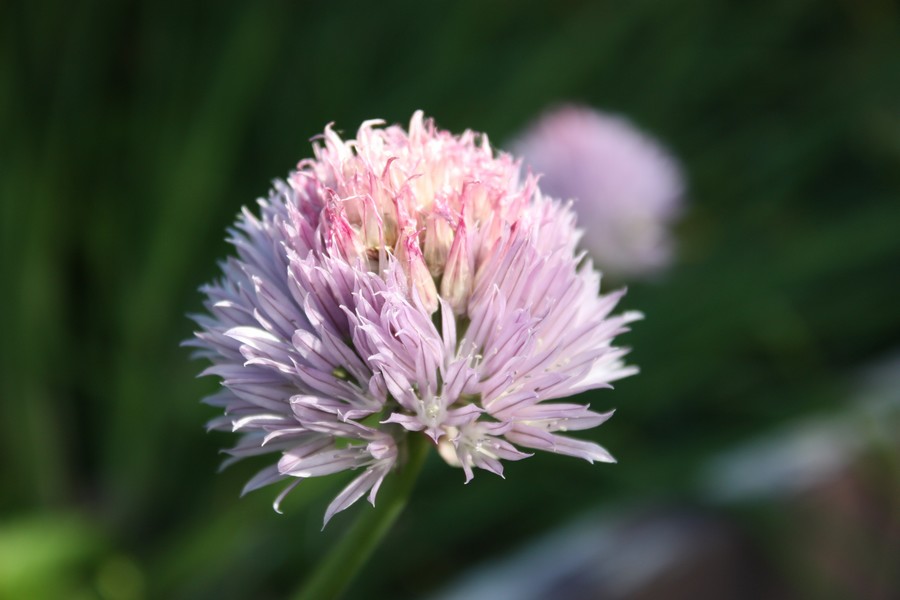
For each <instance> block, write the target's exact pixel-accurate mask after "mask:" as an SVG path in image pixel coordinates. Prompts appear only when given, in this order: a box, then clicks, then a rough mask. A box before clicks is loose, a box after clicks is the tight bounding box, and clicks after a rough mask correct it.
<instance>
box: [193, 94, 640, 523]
mask: <svg viewBox="0 0 900 600" xmlns="http://www.w3.org/2000/svg"><path fill="white" fill-rule="evenodd" d="M379 125H380V123H379V122H376V121H369V122H366V123H363V125H362V126H361V127H360V129H359V131H358V132H357V135H356V139H352V140H343V139H342V138H341V137H339V136H338V134H337V133H336V132H335V131H334V130H333V129H332V128H331V127H327V128H326V129H325V133H324V134H323V135H322V136H321V137H320V138H319V139H318V140H317V141H316V142H315V144H314V146H313V151H314V158H312V159H307V160H303V161H301V162H300V163H299V165H298V167H297V170H296V171H294V172H293V173H291V174H290V176H289V177H288V180H287V183H284V182H276V183H275V189H274V190H273V191H272V192H271V194H270V196H269V198H268V199H267V200H260V201H259V205H260V212H261V214H260V216H259V217H256V216H255V215H253V214H252V213H251V212H250V211H248V210H246V209H245V210H244V211H243V212H242V214H241V215H240V217H239V219H238V223H237V228H236V229H235V230H233V231H232V232H231V233H232V235H231V238H230V241H231V242H232V244H233V245H234V247H235V250H236V256H234V257H231V258H229V259H227V260H226V261H225V262H224V263H222V271H223V277H222V278H221V279H220V280H219V281H218V282H216V283H213V284H211V285H208V286H206V287H204V288H202V291H203V292H204V293H205V294H206V296H207V300H206V303H205V306H206V309H207V312H208V314H205V315H199V316H196V317H195V320H196V321H197V323H198V324H199V325H200V331H198V332H197V334H196V338H195V339H193V340H190V341H189V342H188V343H189V344H190V345H193V346H196V347H197V348H198V349H199V351H198V353H199V354H200V355H201V356H203V357H205V358H207V359H209V360H210V361H211V363H212V366H211V367H209V368H208V369H207V370H206V371H204V374H210V375H216V376H218V377H220V378H221V379H222V383H223V388H222V390H220V391H219V392H218V393H217V394H215V395H213V396H212V397H210V398H207V400H206V401H207V403H209V404H212V405H213V406H216V407H219V408H222V409H224V411H225V415H224V416H221V417H218V418H216V419H214V420H213V421H212V422H211V423H210V427H211V428H213V429H225V430H234V431H239V432H241V433H242V438H241V440H240V442H239V443H238V444H237V445H236V446H235V447H234V448H232V449H230V450H229V451H228V452H229V453H230V454H231V455H232V459H231V460H237V459H240V458H243V457H246V456H254V455H260V454H266V453H276V454H280V455H281V458H280V460H278V462H277V464H274V465H271V466H269V467H267V468H265V469H263V471H261V472H260V473H259V474H258V475H257V476H256V477H254V478H253V479H252V480H251V481H250V482H249V483H248V484H247V486H246V488H245V491H250V490H253V489H256V488H258V487H261V486H264V485H267V484H269V483H274V482H276V481H290V482H291V483H290V485H289V486H288V487H287V488H286V489H285V491H284V492H283V493H282V494H281V495H279V497H278V499H277V500H276V503H275V504H276V510H277V506H278V503H279V502H280V501H281V499H282V498H283V497H284V494H286V493H287V492H288V491H289V490H290V489H292V488H293V487H294V486H295V485H297V484H298V483H300V482H301V481H303V480H304V479H306V478H309V477H318V476H322V475H328V474H331V473H336V472H338V471H343V470H354V469H355V470H360V471H361V474H360V475H359V476H358V477H356V478H355V479H354V480H353V481H352V482H351V483H350V484H349V485H348V486H347V488H346V489H344V490H343V491H342V492H341V493H340V494H339V495H338V496H337V498H335V499H334V501H333V502H332V503H331V505H330V506H329V507H328V510H327V512H326V515H325V521H326V523H327V521H328V519H330V518H331V516H332V515H333V514H335V513H336V512H339V511H341V510H343V509H345V508H346V507H348V506H349V505H351V504H353V503H354V502H356V501H357V500H358V499H359V498H361V497H362V496H364V495H366V494H368V498H369V501H370V502H373V503H374V499H375V495H376V494H377V490H378V487H379V485H380V484H381V482H382V480H383V479H384V477H385V476H386V475H387V474H388V473H389V472H390V471H391V469H392V468H393V467H394V466H395V465H396V464H397V461H398V460H400V458H399V457H401V456H402V455H403V453H402V452H401V451H400V450H401V449H402V447H403V446H404V445H405V444H406V441H407V439H408V436H411V435H425V436H428V437H429V438H430V439H431V440H432V441H433V442H434V443H435V444H437V445H438V446H439V448H440V450H441V455H442V456H444V457H445V458H446V459H447V460H448V462H450V463H451V464H455V465H459V466H461V467H462V468H463V469H464V471H465V474H466V480H467V481H468V480H469V479H471V478H472V475H473V468H475V467H477V468H481V469H485V470H488V471H491V472H494V473H497V474H500V475H502V473H503V466H502V463H501V460H519V459H521V458H525V457H527V456H529V454H527V453H526V452H525V451H524V450H523V449H528V450H531V449H537V450H546V451H550V452H557V453H560V454H567V455H571V456H577V457H580V458H583V459H586V460H588V461H595V460H598V461H604V462H611V461H613V458H612V457H611V456H610V455H609V453H608V452H607V451H606V450H604V449H603V448H602V447H600V446H598V445H597V444H595V443H593V442H587V441H583V440H577V439H574V438H570V437H568V436H566V435H562V434H563V433H565V432H567V431H575V430H579V429H586V428H590V427H595V426H597V425H599V424H600V423H602V422H603V421H605V420H606V419H607V418H609V416H610V415H611V414H612V413H611V412H607V413H596V412H593V411H591V410H589V409H588V407H586V406H582V405H578V404H571V403H557V402H549V401H550V400H555V399H559V398H565V397H568V396H571V395H574V394H578V393H580V392H582V391H585V390H589V389H594V388H601V387H610V382H612V381H615V380H617V379H620V378H622V377H626V376H628V375H631V374H633V373H635V372H636V371H637V370H636V369H635V368H634V367H628V366H625V364H624V362H623V356H624V354H625V352H626V351H625V350H623V349H619V348H615V347H613V346H612V340H613V338H614V337H615V336H616V335H618V334H619V333H622V332H623V331H626V330H627V329H626V326H627V324H628V323H629V322H631V321H634V320H635V319H638V318H640V315H639V314H638V313H634V312H629V313H625V314H622V315H617V316H612V315H611V313H612V310H613V308H614V307H615V305H616V303H617V301H618V300H619V298H620V297H621V295H622V292H615V293H612V294H608V295H603V296H601V295H599V285H600V276H599V274H598V273H597V272H596V271H594V270H593V268H592V266H591V264H590V262H588V261H585V260H583V259H582V257H581V256H580V255H579V254H577V253H576V244H577V239H578V235H577V232H576V229H575V219H574V215H573V213H572V212H571V210H570V207H569V205H568V204H564V203H561V202H559V201H557V200H554V199H551V198H547V197H545V196H543V195H542V194H541V192H540V190H539V189H538V187H537V183H536V180H535V178H533V177H531V176H529V177H526V178H525V179H524V180H522V179H521V178H520V176H519V164H518V163H517V162H516V161H515V160H513V159H512V158H511V157H510V156H509V155H507V154H503V153H500V154H495V153H494V151H493V150H492V149H491V147H490V145H489V143H488V141H487V138H486V136H481V135H478V134H475V133H473V132H470V131H466V132H464V133H463V134H462V135H460V136H454V135H451V134H450V133H448V132H445V131H441V130H439V129H436V128H435V126H434V124H433V123H432V122H431V121H430V120H425V119H423V116H422V113H420V112H419V113H416V114H415V115H414V116H413V118H412V121H411V122H410V126H409V131H408V132H407V131H405V130H404V129H403V128H401V127H399V126H391V127H386V128H382V127H380V126H379Z"/></svg>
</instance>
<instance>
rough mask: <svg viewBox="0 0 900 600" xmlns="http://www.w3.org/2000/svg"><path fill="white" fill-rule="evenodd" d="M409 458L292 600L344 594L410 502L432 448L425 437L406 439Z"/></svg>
mask: <svg viewBox="0 0 900 600" xmlns="http://www.w3.org/2000/svg"><path fill="white" fill-rule="evenodd" d="M408 439H409V445H408V446H407V450H408V455H407V459H406V464H404V465H403V466H402V467H401V468H400V469H399V470H398V471H397V472H396V473H395V474H393V475H388V477H387V478H386V479H385V482H384V486H383V487H382V489H381V490H380V492H379V494H378V500H377V501H376V502H375V507H374V508H373V509H370V510H366V509H364V510H362V511H361V512H360V513H359V516H358V517H357V519H356V522H355V523H354V524H353V525H352V526H351V527H350V529H349V530H348V531H347V533H345V534H344V536H343V537H342V538H341V540H340V541H339V542H338V543H337V544H336V545H335V546H334V547H333V548H331V550H330V551H329V552H328V554H327V555H326V556H325V557H324V558H323V559H322V561H321V562H320V563H319V564H318V566H317V567H316V570H315V571H313V573H312V575H311V576H310V578H309V579H308V580H307V581H306V583H305V585H304V586H303V587H302V588H300V590H299V591H298V593H297V594H296V595H295V596H294V598H295V600H329V599H333V598H338V597H340V595H341V594H342V593H343V592H344V591H346V589H347V588H348V587H349V586H350V583H351V582H352V581H353V578H354V577H355V576H356V574H357V573H358V572H359V570H360V568H362V566H363V565H364V564H365V563H366V560H367V559H368V558H369V556H370V555H371V554H372V551H374V550H375V548H376V547H377V546H378V544H379V543H380V542H381V539H382V538H383V537H384V536H385V534H386V533H387V532H388V531H390V530H391V526H392V525H393V524H394V521H396V520H397V517H399V516H400V513H401V512H403V508H404V507H405V506H406V502H407V500H408V499H409V495H410V492H411V491H412V488H413V485H414V484H415V482H416V478H417V477H418V475H419V471H421V470H422V465H423V464H425V457H426V456H428V449H429V447H430V446H431V444H430V442H429V440H428V438H426V437H425V436H424V435H411V436H409V437H408Z"/></svg>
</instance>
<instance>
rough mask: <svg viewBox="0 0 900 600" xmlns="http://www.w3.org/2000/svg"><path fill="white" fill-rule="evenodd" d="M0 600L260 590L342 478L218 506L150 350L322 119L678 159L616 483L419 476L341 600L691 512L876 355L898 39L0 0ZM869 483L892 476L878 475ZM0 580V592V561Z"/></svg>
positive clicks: (310, 532)
mask: <svg viewBox="0 0 900 600" xmlns="http://www.w3.org/2000/svg"><path fill="white" fill-rule="evenodd" d="M0 90H2V94H0V118H2V122H0V194H2V203H0V253H2V254H0V256H2V258H0V282H2V283H0V285H2V288H0V303H2V306H3V312H2V313H0V314H3V315H4V317H3V319H2V334H0V340H2V343H0V352H2V355H0V369H2V373H0V394H2V396H0V402H2V404H0V469H2V471H0V475H2V480H0V513H2V518H0V596H3V594H12V595H13V597H31V598H35V597H37V598H40V597H77V598H95V597H101V598H111V599H123V600H125V599H128V598H139V597H152V598H171V599H178V598H249V597H253V598H277V597H280V596H282V595H283V594H285V593H286V592H287V591H288V590H291V589H293V588H294V587H295V586H296V584H297V583H298V582H299V581H300V580H301V579H302V578H303V576H304V574H305V573H306V572H307V570H308V568H309V565H310V564H311V561H312V560H313V558H314V557H315V556H316V555H317V554H319V553H321V552H322V550H323V548H326V547H327V546H328V545H329V544H331V543H332V542H333V541H334V540H335V539H336V538H337V537H338V536H340V534H341V531H342V529H343V528H345V527H346V526H347V525H348V524H349V523H350V522H351V521H352V520H353V516H354V513H356V512H358V511H360V510H367V508H366V507H364V506H359V507H355V508H354V509H353V510H350V511H348V512H347V513H345V514H343V515H341V516H339V517H338V518H336V519H335V520H334V521H333V523H332V524H331V525H330V526H329V527H328V529H327V530H326V531H325V532H324V533H320V532H319V527H320V523H321V515H322V513H323V511H324V508H325V506H326V505H327V502H328V499H329V497H330V496H331V495H332V494H333V493H334V492H335V491H336V490H337V489H339V486H340V485H341V484H342V481H343V480H341V479H340V478H335V479H329V480H325V481H321V482H319V481H315V482H308V483H304V485H302V486H300V488H298V491H297V492H295V494H294V495H293V496H291V497H289V499H288V500H287V502H286V504H285V510H286V515H284V516H279V515H276V514H274V513H273V512H272V511H271V509H270V507H269V504H270V502H271V500H272V499H273V497H274V495H275V494H276V493H277V489H275V488H272V489H269V490H264V491H259V492H255V493H253V494H251V495H250V496H248V497H247V498H245V499H243V500H238V498H237V496H238V492H239V491H240V489H241V487H242V485H243V482H244V480H245V479H246V478H247V477H248V476H249V475H250V474H252V473H253V472H254V471H255V469H256V468H259V466H260V465H262V464H264V462H258V463H255V464H249V463H248V464H240V465H238V466H235V467H233V468H231V469H229V470H228V471H226V472H225V473H223V474H221V475H217V474H216V473H215V470H216V465H217V463H218V462H219V460H220V457H219V456H218V455H217V449H218V448H220V447H223V446H226V445H228V444H229V443H230V442H231V437H230V436H228V435H224V434H205V433H204V432H203V423H204V422H205V421H206V420H207V419H208V418H211V417H212V416H214V411H213V410H212V409H210V408H209V407H206V406H203V405H201V404H199V399H200V398H201V397H202V396H204V395H205V394H207V393H209V392H210V391H211V390H214V389H215V387H216V382H215V381H213V380H211V379H209V380H197V379H195V378H194V376H195V374H196V373H197V372H198V371H199V370H200V368H201V366H202V365H200V364H199V363H195V362H190V361H189V352H188V351H187V350H185V349H182V348H179V346H178V344H179V342H180V341H181V340H183V339H184V338H186V337H187V336H189V335H190V334H191V330H192V324H191V323H190V322H189V321H188V319H187V318H186V317H185V315H186V314H187V313H189V312H193V311H197V310H199V309H200V305H201V296H200V294H199V293H198V292H197V291H196V289H197V287H198V286H199V285H200V284H201V283H203V282H205V281H207V280H209V279H211V278H212V277H213V276H215V275H216V273H217V268H216V260H217V259H218V258H221V257H223V256H224V255H225V254H226V253H227V252H228V251H229V250H228V247H227V245H226V244H225V242H224V241H223V238H224V230H225V228H226V227H227V226H228V225H229V224H230V223H231V222H232V220H233V218H234V215H235V214H236V212H237V210H238V209H239V207H240V206H241V205H245V204H252V203H253V201H254V199H255V198H256V197H259V196H262V195H265V193H266V190H267V188H268V185H269V182H270V181H271V179H272V178H274V177H282V176H284V175H286V173H287V172H288V170H289V169H291V168H292V167H293V165H295V164H296V162H297V160H299V159H301V158H303V157H305V156H307V155H309V152H310V150H309V142H308V139H309V138H310V137H311V136H312V135H314V134H316V133H317V132H319V131H321V130H322V128H323V126H324V125H325V124H326V123H327V122H329V121H335V122H336V124H337V128H338V129H340V130H343V131H344V132H345V133H348V134H350V133H352V132H353V131H355V129H356V127H357V126H358V124H359V123H360V122H361V121H362V120H364V119H368V118H375V117H380V118H384V119H386V120H388V121H389V122H403V123H405V122H406V121H407V120H408V119H409V116H410V115H411V114H412V112H413V111H414V110H415V109H417V108H422V109H424V110H425V111H426V113H427V114H429V115H432V116H434V117H435V118H436V120H437V122H438V124H439V125H440V126H442V127H444V128H447V129H451V130H454V131H461V130H462V129H465V128H472V129H476V130H480V131H485V132H487V133H488V134H489V135H490V137H491V139H492V140H494V141H495V142H497V143H502V141H504V140H508V139H509V138H510V137H511V136H512V135H513V134H514V133H515V132H516V131H517V130H519V129H520V128H521V127H523V126H524V125H525V124H526V123H527V122H528V121H529V119H531V118H533V117H534V116H536V115H537V114H538V113H539V111H541V110H542V109H543V108H545V107H546V106H547V105H549V104H552V103H554V102H558V101H561V100H574V101H580V102H585V103H589V104H591V105H594V106H597V107H602V108H605V109H607V110H611V111H614V112H619V113H622V114H625V115H627V116H629V117H630V118H632V119H633V120H635V121H636V122H637V123H639V124H640V125H641V126H642V127H643V128H645V129H647V130H648V131H651V132H653V133H654V134H656V135H657V136H658V137H660V138H661V139H662V140H663V141H664V142H665V143H666V144H667V145H668V146H669V147H670V148H671V149H672V151H673V152H674V153H675V154H676V155H677V156H678V157H679V158H680V160H681V161H682V162H683V164H684V166H685V170H686V173H687V179H688V182H689V211H688V212H687V215H686V218H685V219H683V221H682V222H681V223H680V226H679V231H678V235H679V238H680V256H679V259H678V262H677V264H676V266H675V267H674V268H673V269H672V270H671V271H670V272H669V273H668V274H667V276H666V277H664V278H663V280H662V281H659V282H655V283H644V284H642V283H632V284H631V286H630V291H629V294H628V296H627V297H626V300H625V302H624V306H625V307H627V308H636V309H640V310H642V311H644V312H645V313H646V315H647V318H646V320H645V321H643V322H640V323H638V324H636V326H635V328H634V329H635V330H634V332H633V333H631V334H628V335H627V336H626V337H625V338H624V342H625V343H627V344H628V345H630V346H633V347H634V352H633V354H632V360H633V362H635V363H637V364H639V365H640V366H641V367H642V370H643V372H642V374H641V375H640V376H639V377H636V378H632V379H628V380H625V381H623V382H621V383H620V384H619V385H618V386H617V388H618V389H617V390H616V391H614V392H610V391H604V392H601V393H598V394H597V395H596V397H591V398H590V400H591V401H592V402H593V404H594V406H595V407H596V408H607V407H617V408H618V412H617V414H616V417H615V418H614V419H613V420H612V421H610V422H609V423H607V424H606V425H604V426H603V427H601V428H599V429H597V430H595V431H590V432H586V433H587V435H588V436H589V437H590V438H591V439H595V440H597V441H600V442H601V443H603V444H604V445H606V447H608V448H609V449H610V450H611V451H612V452H613V454H614V455H615V456H616V457H617V458H618V459H619V464H618V465H615V466H606V465H594V466H591V465H588V464H587V463H584V462H582V461H577V460H575V459H567V458H561V457H556V456H538V457H535V458H532V459H529V460H527V461H524V462H520V463H515V464H511V465H509V467H508V469H507V480H506V481H503V480H500V479H499V478H496V477H493V476H492V475H490V474H487V473H480V474H478V475H477V477H476V479H475V481H473V482H472V483H471V484H469V485H468V486H463V485H462V482H463V475H462V473H461V472H459V471H457V470H453V469H450V468H448V467H446V466H445V465H443V464H442V463H441V462H440V460H439V459H438V458H437V457H436V456H432V457H431V460H430V462H429V463H428V467H427V469H426V473H425V475H424V477H423V479H422V481H421V482H420V485H419V487H418V488H417V490H416V493H415V495H414V497H413V500H412V504H411V508H410V510H409V511H408V512H407V513H406V514H405V515H404V516H403V518H402V519H401V522H400V523H399V525H398V527H397V528H396V530H395V531H394V532H393V533H392V534H391V536H390V537H389V538H388V540H387V542H386V544H385V545H384V546H383V547H382V548H381V549H380V550H379V551H378V553H377V556H376V558H375V560H374V561H373V563H372V564H371V565H370V567H369V568H368V569H367V570H366V571H365V572H364V574H363V577H364V580H365V585H364V586H362V585H361V586H357V587H356V588H354V590H353V594H351V595H352V596H353V597H358V598H370V597H379V595H380V596H382V597H390V598H404V597H409V596H411V595H413V594H416V593H419V592H421V591H422V590H428V589H433V588H435V587H436V586H439V585H441V584H445V583H446V582H447V581H448V580H450V579H451V578H452V577H453V576H454V575H456V574H457V573H459V572H460V570H461V569H463V568H464V567H466V566H469V565H472V564H474V563H477V562H478V561H480V560H482V559H485V558H493V557H498V556H502V555H504V554H506V553H508V552H510V551H511V550H513V549H515V548H516V547H517V545H518V544H520V543H521V542H523V541H524V540H527V539H528V538H529V537H531V536H532V535H534V534H536V533H538V532H541V531H545V530H547V529H548V528H550V527H551V526H553V525H555V524H558V523H561V522H564V521H566V520H568V519H570V518H571V517H573V516H575V515H577V514H579V513H580V512H581V511H584V510H587V509H589V508H592V507H598V506H601V505H604V504H609V503H618V504H620V505H621V504H625V505H651V504H657V503H666V502H673V501H674V502H679V503H691V502H693V498H694V496H693V491H692V489H693V488H692V485H691V482H692V476H693V474H694V473H695V472H696V470H697V468H698V467H699V466H700V465H702V464H704V461H706V460H707V459H708V458H709V457H710V456H712V455H713V454H714V453H716V452H717V451H719V450H721V449H723V448H727V447H729V446H731V445H733V444H735V443H737V442H739V441H741V440H744V439H747V438H749V437H751V436H753V435H755V434H758V433H761V432H764V431H766V430H768V429H769V428H770V427H772V426H773V425H775V424H777V423H780V422H783V421H785V420H788V419H792V418H794V417H799V416H801V415H803V414H806V413H819V412H827V411H829V410H833V409H837V408H839V407H840V406H841V404H842V403H843V402H845V401H846V400H847V399H848V397H849V395H850V394H851V392H852V382H853V376H854V375H855V374H856V373H857V371H858V369H859V368H861V367H863V366H864V365H866V364H868V363H870V362H872V361H875V360H878V359H879V358H880V357H881V356H883V355H887V354H888V353H890V352H891V351H895V350H896V349H897V348H898V346H900V343H898V342H900V336H898V332H900V310H898V306H900V289H898V275H900V202H898V191H900V16H898V7H897V5H896V4H895V3H892V2H888V1H878V0H859V1H855V2H849V1H848V2H813V1H790V0H789V1H783V0H762V1H759V2H743V3H738V2H735V3H731V4H729V3H725V2H714V1H711V0H691V1H687V2H671V3H669V2H650V1H647V0H636V1H631V2H586V1H576V0H570V1H558V2H546V3H534V2H515V1H511V0H510V1H505V2H486V1H475V0H473V1H464V2H383V3H382V2H370V3H359V4H353V3H341V2H309V3H302V2H297V3H287V2H259V3H246V4H240V3H237V2H217V3H190V2H184V1H180V2H174V1H164V0H160V1H158V2H146V3H143V4H131V3H124V2H123V3H116V2H91V1H85V2H70V3H60V4H59V5H52V4H48V3H44V2H22V3H17V2H13V3H9V2H6V3H2V5H0ZM894 476H896V472H895V473H894ZM4 564H5V565H6V567H4V566H3V565H4Z"/></svg>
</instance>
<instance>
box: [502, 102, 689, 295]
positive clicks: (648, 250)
mask: <svg viewBox="0 0 900 600" xmlns="http://www.w3.org/2000/svg"><path fill="white" fill-rule="evenodd" d="M513 149H514V151H515V152H516V153H517V154H520V155H522V156H523V157H524V161H525V165H527V166H528V167H529V168H530V169H531V170H532V171H534V172H535V173H536V174H540V175H541V180H540V186H541V190H542V191H543V192H544V193H546V194H548V195H550V196H554V197H558V198H562V199H574V201H575V203H574V208H575V212H576V213H578V224H579V227H580V228H581V229H583V230H585V231H586V235H585V236H584V238H583V241H582V243H583V245H584V246H585V247H586V248H587V250H588V251H589V252H590V253H591V255H592V256H593V258H594V260H595V262H596V263H597V265H598V266H599V268H600V269H601V270H602V271H604V272H605V273H607V274H613V275H615V276H617V277H621V278H626V279H627V278H638V277H641V276H647V275H650V274H652V273H654V272H658V271H660V270H662V269H664V268H665V267H667V266H668V265H669V264H671V262H672V260H673V255H674V250H673V246H674V244H673V241H672V236H671V227H672V224H673V221H674V220H675V218H676V217H677V216H678V215H679V213H680V212H681V199H682V193H683V190H684V183H683V180H682V174H681V171H680V169H679V167H678V165H677V164H676V162H675V160H674V159H673V158H672V157H671V155H670V154H669V153H668V152H667V151H666V150H665V149H664V148H663V147H662V146H661V145H660V144H659V143H658V142H657V141H656V140H654V139H652V138H651V137H650V136H648V135H646V134H644V133H642V132H641V131H639V130H638V129H637V128H635V126H634V125H632V124H631V123H630V122H629V121H628V120H627V119H625V118H622V117H618V116H614V115H608V114H604V113H601V112H598V111H594V110H592V109H589V108H586V107H580V106H563V107H559V108H556V109H553V110H550V111H548V112H546V113H545V114H544V115H543V116H541V117H540V118H539V119H538V120H537V121H536V122H535V123H533V124H532V125H531V126H530V127H529V128H528V129H527V130H526V131H525V132H524V133H523V134H522V135H521V136H520V137H519V138H518V139H517V140H516V141H515V142H514V143H513Z"/></svg>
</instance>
